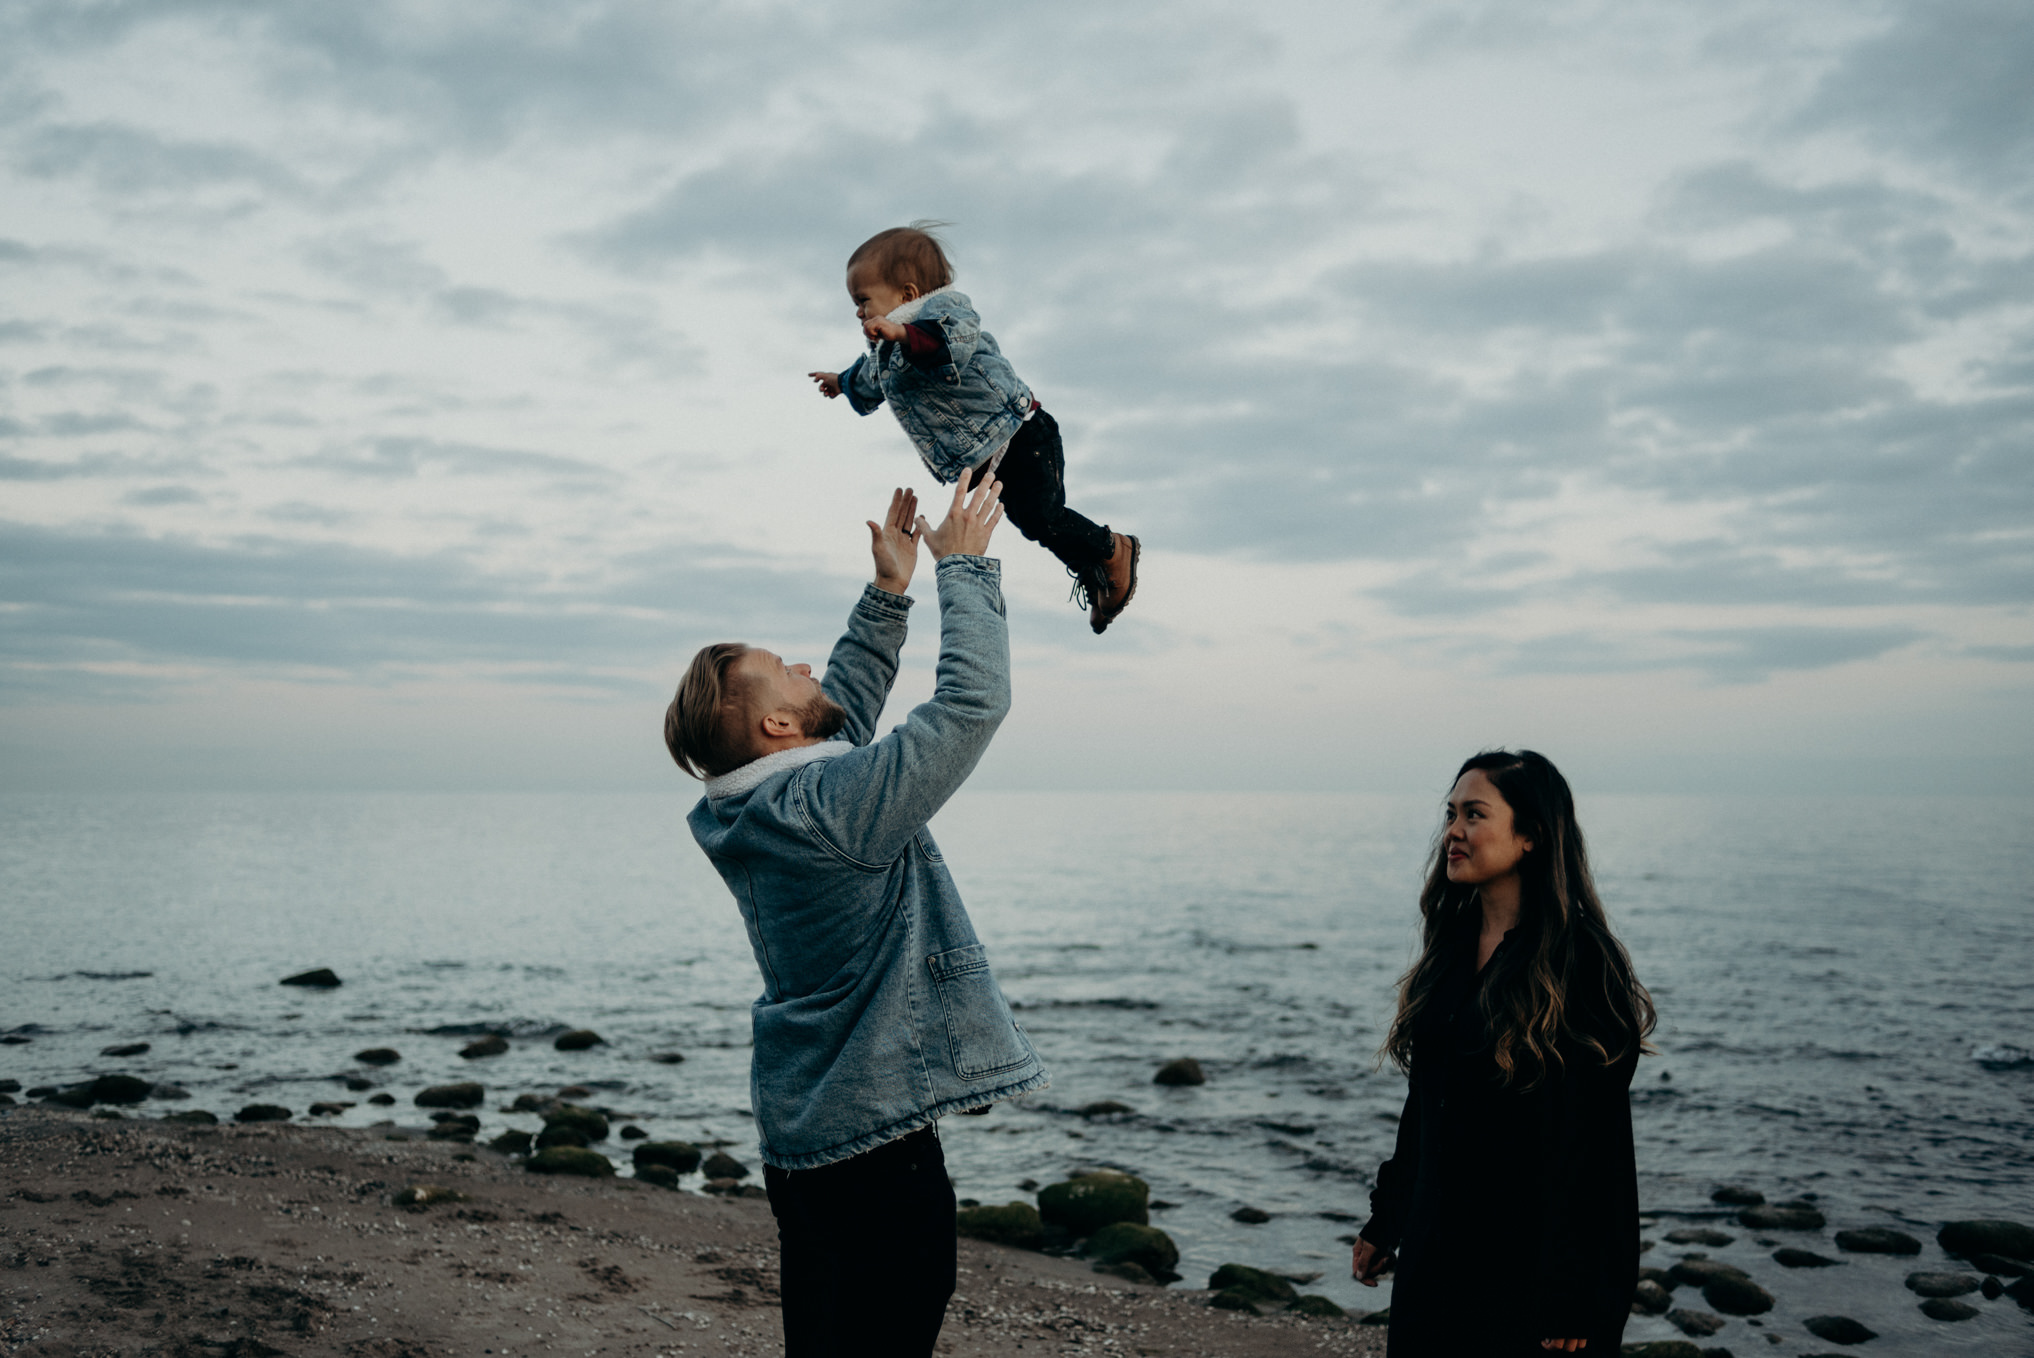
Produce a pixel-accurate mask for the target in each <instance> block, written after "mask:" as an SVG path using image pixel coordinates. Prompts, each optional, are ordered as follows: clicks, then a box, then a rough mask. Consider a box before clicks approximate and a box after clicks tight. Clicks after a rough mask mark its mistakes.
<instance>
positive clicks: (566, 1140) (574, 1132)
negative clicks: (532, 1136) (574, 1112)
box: [537, 1122, 586, 1151]
mask: <svg viewBox="0 0 2034 1358" xmlns="http://www.w3.org/2000/svg"><path fill="white" fill-rule="evenodd" d="M585 1144H586V1133H584V1132H582V1131H580V1130H579V1129H578V1128H577V1127H575V1126H573V1125H572V1124H571V1123H569V1122H561V1123H559V1124H558V1125H557V1126H555V1127H550V1126H547V1127H545V1128H544V1130H543V1131H541V1132H538V1133H537V1149H538V1150H540V1151H541V1150H549V1149H550V1148H551V1147H553V1146H584V1145H585Z"/></svg>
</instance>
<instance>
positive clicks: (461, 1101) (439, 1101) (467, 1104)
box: [415, 1080, 487, 1108]
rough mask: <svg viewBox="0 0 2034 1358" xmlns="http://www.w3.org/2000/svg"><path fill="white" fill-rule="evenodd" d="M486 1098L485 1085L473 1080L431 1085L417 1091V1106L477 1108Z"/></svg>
mask: <svg viewBox="0 0 2034 1358" xmlns="http://www.w3.org/2000/svg"><path fill="white" fill-rule="evenodd" d="M486 1099H487V1086H486V1085H483V1084H479V1083H477V1082H476V1081H473V1080H462V1081H460V1082H459V1083H458V1084H449V1085H432V1086H430V1087H429V1088H427V1089H420V1090H418V1091H417V1097H416V1100H415V1102H416V1105H417V1107H419V1108H478V1107H480V1105H481V1104H482V1103H483V1102H485V1101H486Z"/></svg>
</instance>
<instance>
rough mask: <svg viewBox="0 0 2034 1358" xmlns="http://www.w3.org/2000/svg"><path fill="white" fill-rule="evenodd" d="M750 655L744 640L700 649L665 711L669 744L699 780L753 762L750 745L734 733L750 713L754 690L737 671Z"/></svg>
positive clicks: (721, 642) (714, 644) (675, 756)
mask: <svg viewBox="0 0 2034 1358" xmlns="http://www.w3.org/2000/svg"><path fill="white" fill-rule="evenodd" d="M748 653H749V648H748V647H747V646H745V645H743V644H742V643H741V642H739V641H716V642H715V643H713V645H711V646H702V647H700V648H699V654H697V655H695V656H693V657H692V663H691V665H689V666H687V667H686V670H685V677H684V678H683V679H681V680H680V681H679V682H678V693H677V695H676V696H675V697H673V698H672V699H671V705H670V706H669V707H668V708H666V709H664V745H665V747H666V748H667V749H669V750H670V751H671V758H673V759H675V760H676V761H678V767H679V768H681V769H683V770H685V771H686V772H687V773H689V774H691V775H692V776H693V777H694V778H701V779H704V778H717V777H719V776H720V775H721V774H723V773H726V772H728V771H729V770H730V769H735V768H739V767H741V765H743V764H745V763H747V762H748V748H747V742H745V741H742V740H739V739H737V738H736V736H735V733H736V732H737V731H738V730H739V729H740V722H741V718H742V716H743V714H744V713H745V712H746V711H747V708H748V690H749V685H748V684H747V683H746V682H744V681H743V678H742V676H740V675H738V674H736V673H735V669H734V667H735V662H736V661H738V660H740V659H741V658H742V657H743V656H745V655H747V654H748Z"/></svg>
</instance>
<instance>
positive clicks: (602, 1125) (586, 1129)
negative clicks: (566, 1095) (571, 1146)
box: [544, 1103, 607, 1145]
mask: <svg viewBox="0 0 2034 1358" xmlns="http://www.w3.org/2000/svg"><path fill="white" fill-rule="evenodd" d="M554 1127H570V1128H571V1129H572V1130H573V1131H575V1132H577V1133H578V1134H579V1135H580V1136H582V1137H584V1138H586V1141H588V1142H591V1141H605V1140H607V1118H606V1116H605V1115H604V1114H601V1113H597V1112H595V1111H594V1110H593V1109H591V1108H581V1107H579V1105H577V1104H572V1103H559V1104H553V1105H552V1106H551V1107H549V1108H547V1109H545V1110H544V1131H545V1132H546V1133H548V1132H550V1131H551V1129H552V1128H554ZM581 1144H582V1145H583V1144H585V1143H584V1142H582V1143H581Z"/></svg>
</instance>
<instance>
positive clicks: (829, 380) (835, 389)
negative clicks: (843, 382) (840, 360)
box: [805, 373, 840, 401]
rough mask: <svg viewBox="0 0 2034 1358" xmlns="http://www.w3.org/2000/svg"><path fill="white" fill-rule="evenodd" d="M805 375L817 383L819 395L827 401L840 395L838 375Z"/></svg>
mask: <svg viewBox="0 0 2034 1358" xmlns="http://www.w3.org/2000/svg"><path fill="white" fill-rule="evenodd" d="M805 375H806V376H807V377H809V378H811V379H812V380H813V381H815V382H817V383H819V394H820V395H821V396H824V397H825V398H826V399H827V400H829V401H831V400H832V399H833V398H834V397H836V396H838V395H840V374H839V373H807V374H805Z"/></svg>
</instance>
